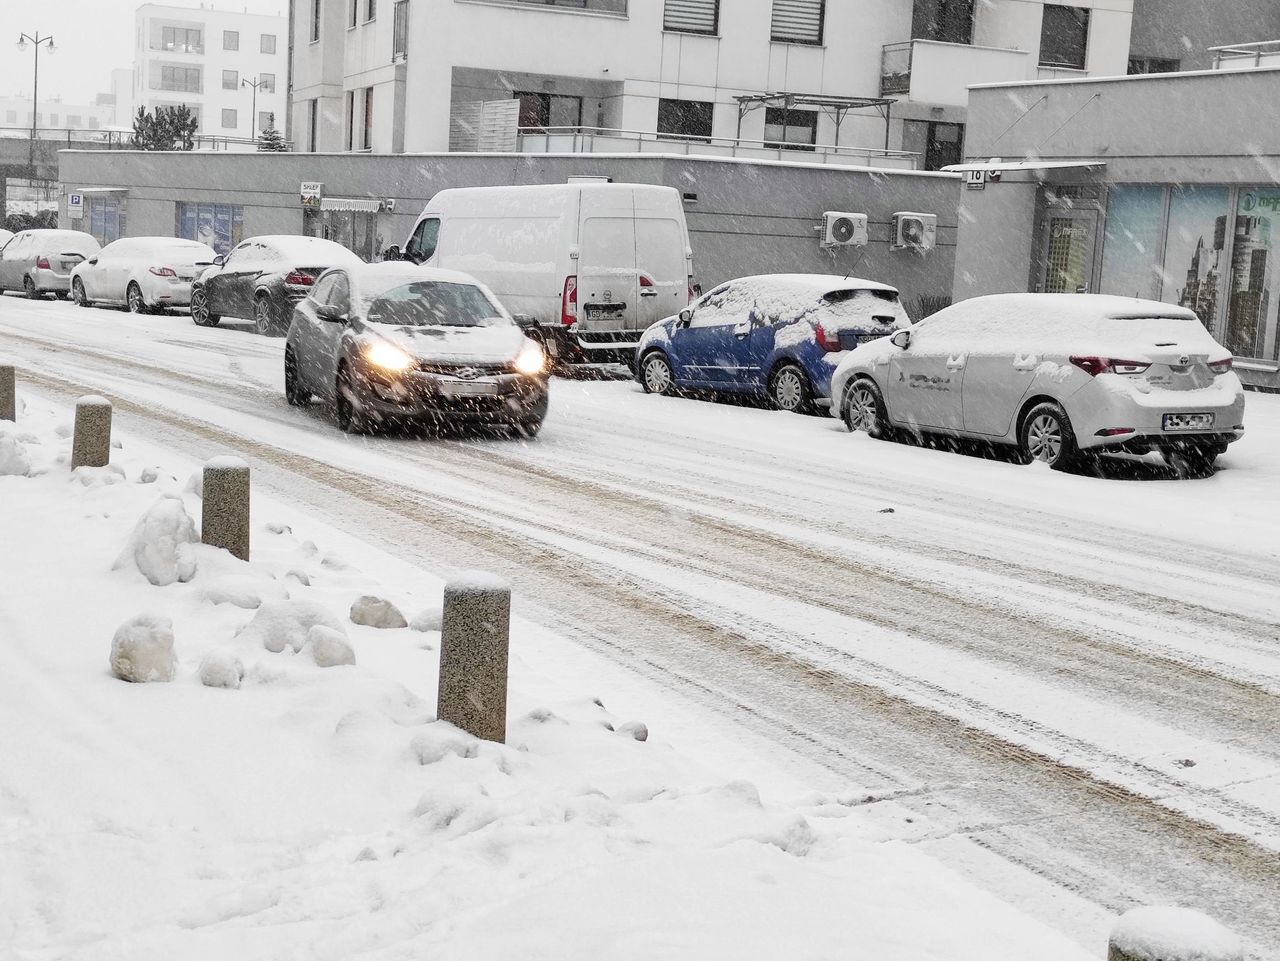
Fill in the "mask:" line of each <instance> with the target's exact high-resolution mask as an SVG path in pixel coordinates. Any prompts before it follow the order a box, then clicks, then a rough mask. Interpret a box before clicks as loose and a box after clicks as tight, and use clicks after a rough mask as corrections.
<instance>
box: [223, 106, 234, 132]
mask: <svg viewBox="0 0 1280 961" xmlns="http://www.w3.org/2000/svg"><path fill="white" fill-rule="evenodd" d="M222 129H223V130H235V129H236V112H235V111H234V110H228V109H226V108H223V111H222Z"/></svg>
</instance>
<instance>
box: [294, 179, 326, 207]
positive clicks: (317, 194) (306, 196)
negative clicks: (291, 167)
mask: <svg viewBox="0 0 1280 961" xmlns="http://www.w3.org/2000/svg"><path fill="white" fill-rule="evenodd" d="M299 194H300V195H301V197H302V206H304V207H316V208H318V207H319V206H320V199H321V198H322V197H323V196H324V184H322V183H317V182H315V181H313V180H304V181H302V187H301V189H300V190H299Z"/></svg>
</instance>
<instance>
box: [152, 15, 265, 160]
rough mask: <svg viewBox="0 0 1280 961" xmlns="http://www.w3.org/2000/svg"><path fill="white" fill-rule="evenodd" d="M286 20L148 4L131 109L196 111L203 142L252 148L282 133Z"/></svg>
mask: <svg viewBox="0 0 1280 961" xmlns="http://www.w3.org/2000/svg"><path fill="white" fill-rule="evenodd" d="M288 31H289V21H288V18H286V17H283V16H280V17H271V16H263V15H261V14H252V13H243V12H239V11H232V10H224V9H220V8H214V7H213V6H212V5H211V4H202V5H201V6H199V7H196V8H192V7H179V6H167V5H164V4H157V3H145V4H143V5H142V6H140V7H138V10H137V14H136V27H135V34H134V69H133V78H134V79H133V109H134V110H136V109H137V108H138V107H145V108H146V109H148V110H153V109H155V108H156V107H176V106H179V105H181V104H185V105H186V106H188V107H190V108H191V111H192V112H193V113H194V114H195V115H196V117H197V118H198V119H199V122H200V126H199V133H200V135H201V136H202V137H213V138H219V139H220V140H222V142H223V143H226V142H227V141H235V140H240V141H242V142H243V145H244V146H246V147H247V148H248V149H252V141H253V139H254V138H256V137H257V135H258V134H259V133H260V132H261V131H262V130H265V129H267V128H268V127H273V126H275V127H280V128H283V127H284V117H285V110H286V107H287V104H288V79H287V78H288V47H289V43H288V40H289V34H288Z"/></svg>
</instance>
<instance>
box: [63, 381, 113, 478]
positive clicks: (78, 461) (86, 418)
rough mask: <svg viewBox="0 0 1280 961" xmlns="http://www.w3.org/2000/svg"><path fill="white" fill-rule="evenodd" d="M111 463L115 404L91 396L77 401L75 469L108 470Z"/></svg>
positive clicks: (73, 440)
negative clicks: (112, 420) (112, 418)
mask: <svg viewBox="0 0 1280 961" xmlns="http://www.w3.org/2000/svg"><path fill="white" fill-rule="evenodd" d="M109 460H111V401H109V400H107V399H106V398H105V397H99V396H98V395H97V394H89V395H88V396H87V397H81V398H80V399H79V400H78V401H76V426H75V433H74V436H73V437H72V440H71V469H72V470H75V469H76V468H77V467H106V466H107V462H108V461H109Z"/></svg>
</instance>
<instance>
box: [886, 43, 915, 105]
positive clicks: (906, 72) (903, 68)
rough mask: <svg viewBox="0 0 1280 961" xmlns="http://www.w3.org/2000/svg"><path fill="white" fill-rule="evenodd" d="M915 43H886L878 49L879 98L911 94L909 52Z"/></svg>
mask: <svg viewBox="0 0 1280 961" xmlns="http://www.w3.org/2000/svg"><path fill="white" fill-rule="evenodd" d="M914 48H915V42H914V41H911V40H907V41H904V42H902V43H886V44H885V45H884V46H883V47H881V48H880V96H882V97H896V96H900V95H904V94H908V93H910V92H911V51H912V50H913V49H914Z"/></svg>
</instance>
